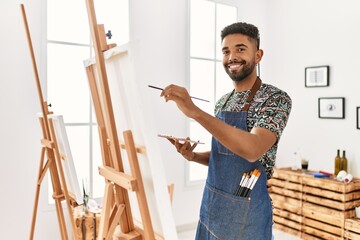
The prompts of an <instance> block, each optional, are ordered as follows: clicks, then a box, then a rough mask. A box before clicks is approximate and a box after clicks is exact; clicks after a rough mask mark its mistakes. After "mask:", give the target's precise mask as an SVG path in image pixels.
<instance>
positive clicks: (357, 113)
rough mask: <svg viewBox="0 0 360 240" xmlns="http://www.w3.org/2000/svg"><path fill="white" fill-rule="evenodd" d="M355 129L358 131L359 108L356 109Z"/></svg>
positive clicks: (359, 122)
mask: <svg viewBox="0 0 360 240" xmlns="http://www.w3.org/2000/svg"><path fill="white" fill-rule="evenodd" d="M356 128H357V129H360V107H357V108H356Z"/></svg>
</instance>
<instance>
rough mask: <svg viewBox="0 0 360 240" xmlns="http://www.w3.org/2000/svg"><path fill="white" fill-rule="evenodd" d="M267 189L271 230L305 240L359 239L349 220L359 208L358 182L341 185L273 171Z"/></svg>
mask: <svg viewBox="0 0 360 240" xmlns="http://www.w3.org/2000/svg"><path fill="white" fill-rule="evenodd" d="M268 186H269V193H270V196H271V199H272V201H273V206H274V211H273V212H274V214H273V219H274V223H275V228H277V229H279V230H282V231H285V232H288V233H290V234H293V235H296V236H299V237H301V238H302V239H309V240H316V239H326V240H343V239H360V238H359V236H360V233H358V232H356V231H354V230H353V229H354V228H356V227H357V228H358V229H360V227H359V226H358V225H357V224H359V225H360V223H358V222H356V221H355V222H354V221H350V220H349V219H354V217H355V207H356V206H360V179H357V178H356V179H353V181H352V182H351V183H349V184H344V183H342V182H339V181H337V180H336V179H333V178H315V177H313V175H311V174H309V173H308V172H303V171H301V170H296V171H294V170H291V169H290V168H282V169H275V172H274V175H273V178H272V179H270V180H269V181H268ZM359 231H360V230H359ZM354 236H355V237H358V238H351V237H354Z"/></svg>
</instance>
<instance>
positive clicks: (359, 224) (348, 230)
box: [344, 218, 360, 240]
mask: <svg viewBox="0 0 360 240" xmlns="http://www.w3.org/2000/svg"><path fill="white" fill-rule="evenodd" d="M344 239H347V240H355V239H360V218H349V219H346V220H345V233H344Z"/></svg>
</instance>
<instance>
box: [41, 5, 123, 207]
mask: <svg viewBox="0 0 360 240" xmlns="http://www.w3.org/2000/svg"><path fill="white" fill-rule="evenodd" d="M46 4H47V6H46V7H47V21H46V22H47V29H46V35H47V101H48V103H51V105H52V108H51V110H52V111H53V112H54V113H55V114H60V115H63V117H64V121H65V126H66V132H67V135H68V138H69V142H70V146H71V151H72V155H73V159H74V164H75V168H76V173H77V176H78V180H79V183H80V184H82V182H83V181H84V182H85V187H86V188H87V189H88V191H89V193H90V197H91V198H101V197H102V196H103V194H104V179H103V177H101V176H100V175H99V174H98V169H97V168H98V166H99V165H102V159H101V152H100V148H99V136H98V130H97V125H96V117H95V113H94V109H93V106H92V100H91V95H90V89H89V86H88V80H87V77H86V73H85V67H84V65H83V61H84V60H85V59H88V58H90V57H93V49H92V44H91V36H90V28H89V21H88V15H87V9H86V5H85V1H74V0H62V1H58V0H48V1H47V2H46ZM110 6H111V7H110ZM95 9H96V17H97V22H98V23H99V24H104V25H105V29H106V31H108V30H111V32H112V35H113V37H112V39H111V42H115V43H117V44H118V45H120V44H123V43H125V42H127V41H129V17H128V15H129V14H128V13H129V3H128V0H108V1H101V0H97V1H95ZM80 188H82V186H80ZM49 189H50V190H49V196H48V198H49V202H53V199H52V193H53V190H52V188H51V184H49Z"/></svg>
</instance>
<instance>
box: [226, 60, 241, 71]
mask: <svg viewBox="0 0 360 240" xmlns="http://www.w3.org/2000/svg"><path fill="white" fill-rule="evenodd" d="M244 64H245V61H241V62H236V63H230V64H228V65H227V68H228V69H229V70H237V69H239V68H240V67H241V66H242V65H244Z"/></svg>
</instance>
